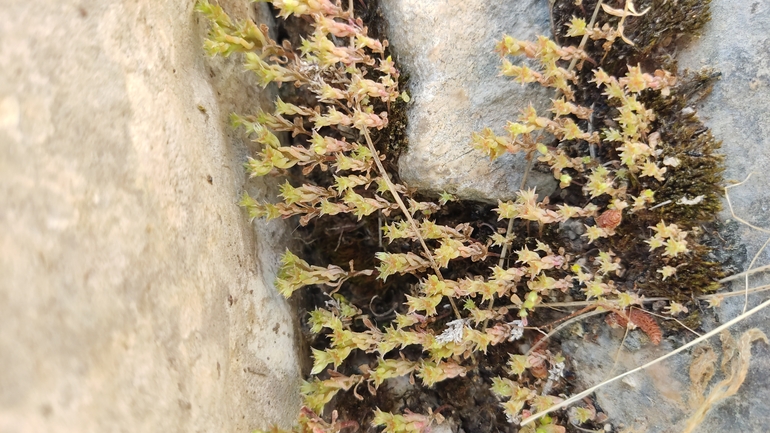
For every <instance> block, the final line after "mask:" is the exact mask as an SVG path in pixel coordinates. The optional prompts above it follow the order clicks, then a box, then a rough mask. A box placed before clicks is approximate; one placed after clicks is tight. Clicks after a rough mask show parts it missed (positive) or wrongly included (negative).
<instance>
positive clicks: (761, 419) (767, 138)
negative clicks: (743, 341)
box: [565, 0, 770, 433]
mask: <svg viewBox="0 0 770 433" xmlns="http://www.w3.org/2000/svg"><path fill="white" fill-rule="evenodd" d="M711 8H712V19H711V22H709V23H708V24H707V25H706V27H705V28H704V31H703V37H702V38H700V39H698V40H695V41H692V43H691V44H690V45H689V46H688V47H687V48H686V49H685V50H684V51H682V52H681V53H680V54H679V56H678V59H679V65H680V67H681V68H689V69H691V70H699V69H701V68H703V67H707V68H714V69H716V70H717V71H720V72H721V73H722V79H721V80H720V81H719V82H717V83H716V85H715V86H714V89H713V92H712V93H711V94H710V95H709V96H707V97H706V98H705V99H704V100H703V101H702V102H701V103H699V104H698V106H697V107H694V108H696V109H697V111H698V115H699V116H700V118H701V119H703V120H704V122H705V123H706V125H708V126H709V127H710V128H711V130H712V132H713V134H714V135H715V137H717V139H720V140H722V141H723V145H722V152H723V153H724V154H725V155H726V160H725V163H726V172H725V179H727V180H728V182H729V181H730V180H734V181H742V180H744V179H745V178H746V176H747V175H748V174H749V173H752V172H753V173H754V174H753V176H752V177H751V178H750V179H749V181H748V182H747V183H746V184H744V185H742V186H739V187H736V188H732V189H731V190H730V193H729V194H730V198H731V202H732V204H733V207H734V210H735V212H736V214H738V216H739V217H741V218H742V219H744V220H746V221H748V222H750V223H751V224H754V225H756V226H758V227H761V228H764V229H770V217H769V216H768V209H770V198H768V197H770V195H769V194H768V190H767V186H768V185H770V152H769V151H768V149H770V112H768V101H770V36H769V35H768V33H767V31H766V29H768V28H770V4H768V3H767V2H763V1H747V2H739V3H735V2H731V1H729V0H712V2H711ZM725 208H726V209H725V211H724V212H723V213H722V219H724V220H731V219H732V220H734V218H733V217H732V215H731V214H730V212H729V211H728V210H727V205H725ZM736 227H737V230H738V235H739V237H740V239H741V242H742V243H743V244H745V246H746V247H747V250H748V257H749V261H751V259H752V258H753V257H754V255H755V254H757V253H758V252H759V251H760V249H761V248H762V244H763V243H764V242H765V241H766V240H767V238H768V236H770V235H769V234H768V233H763V232H761V231H758V230H755V229H752V228H751V227H748V226H746V225H743V224H738V225H736ZM736 252H737V250H736ZM768 263H770V251H767V250H765V251H763V252H762V253H761V254H759V256H758V258H757V261H756V264H755V265H754V267H759V266H762V265H766V264H768ZM747 266H748V262H746V263H745V264H744V269H745V268H746V267H747ZM767 284H770V277H769V276H767V275H755V276H752V277H751V278H750V281H749V285H750V286H751V287H757V286H762V285H767ZM743 288H744V282H743V281H742V280H741V281H739V282H733V283H731V284H729V285H728V287H727V289H729V290H731V291H735V290H741V289H743ZM767 298H768V295H767V292H765V293H760V294H755V295H750V296H749V302H748V308H752V307H754V306H756V305H758V304H759V303H761V302H762V301H764V300H766V299H767ZM743 308H744V299H743V297H738V298H730V299H726V300H725V301H724V303H723V305H722V307H720V308H718V309H717V310H716V315H715V314H714V313H711V312H708V311H707V312H705V314H704V317H705V321H704V329H705V330H710V329H713V328H715V327H716V326H718V325H719V324H720V323H724V322H726V321H728V320H731V319H733V318H734V317H736V316H738V315H739V314H741V312H742V311H743ZM715 316H716V317H715ZM768 324H770V311H768V310H764V311H761V312H760V313H758V314H757V315H755V316H753V317H751V318H749V319H748V320H746V321H745V322H742V323H740V324H739V325H737V326H735V327H734V328H733V329H732V330H731V332H732V334H733V335H734V336H736V337H737V336H738V335H739V334H740V333H742V332H744V331H745V330H746V329H749V328H758V329H760V330H762V331H763V332H765V333H766V334H768V335H769V336H770V326H768ZM634 332H636V333H638V331H634ZM621 338H622V335H620V336H618V335H615V336H614V338H610V336H609V335H606V333H605V334H601V335H600V336H599V339H598V341H597V344H594V343H586V342H583V343H582V346H579V345H578V344H575V343H574V342H570V343H569V344H567V345H565V351H566V352H567V353H569V355H570V356H571V359H572V360H573V361H574V362H577V363H578V366H577V367H576V370H578V369H579V371H580V372H581V373H580V375H581V379H580V385H579V386H578V389H584V387H587V386H591V385H594V384H596V383H598V382H601V381H603V380H605V379H607V378H609V377H610V370H611V368H612V365H613V359H614V357H615V354H616V352H617V348H618V345H619V344H620V343H619V341H620V339H621ZM688 341H689V338H688ZM680 344H681V342H676V343H674V342H672V341H664V342H663V343H662V345H661V347H660V348H652V347H650V346H649V345H648V346H643V347H642V349H640V350H639V351H638V352H630V351H629V350H628V349H625V350H624V351H623V352H622V354H621V357H620V361H619V365H618V366H617V367H616V368H615V371H614V372H615V374H617V373H619V372H621V371H625V370H628V369H629V368H633V367H636V366H638V365H641V364H643V363H644V362H646V361H650V360H652V359H653V358H655V357H656V356H659V355H661V354H662V353H665V352H664V349H670V348H675V347H677V346H679V345H680ZM710 344H711V346H712V347H713V348H714V349H715V350H716V351H717V353H720V350H719V349H720V347H721V344H720V342H719V338H718V337H714V338H712V339H711V340H710ZM752 354H753V356H752V359H751V365H750V368H749V372H748V375H747V377H746V380H745V382H744V383H743V385H742V386H741V388H740V389H739V390H738V393H737V394H736V395H735V396H733V397H730V398H729V399H726V400H723V401H722V402H720V403H718V404H717V405H715V406H714V407H713V409H712V410H711V411H710V412H709V413H708V414H707V416H706V418H705V419H704V421H703V423H702V424H701V425H700V426H699V427H698V429H696V430H695V431H697V432H722V431H741V432H765V431H767V429H768V425H769V424H768V420H769V419H770V375H768V371H770V348H769V347H768V346H766V345H764V344H763V343H761V342H757V343H755V344H754V345H753V348H752ZM691 363H692V355H691V352H690V351H687V352H685V353H683V354H680V355H678V356H675V357H674V358H672V359H669V360H666V361H664V362H663V363H662V364H658V365H657V366H656V367H654V368H653V369H651V370H648V371H646V372H641V373H638V374H636V375H634V376H631V384H629V383H623V382H618V383H615V384H612V385H609V386H607V387H605V388H603V389H601V390H600V391H598V392H597V393H596V396H597V400H598V401H599V403H600V404H601V405H602V406H603V407H604V409H606V410H607V412H608V413H609V414H610V416H611V420H610V421H611V422H612V423H613V424H614V425H616V426H617V425H619V424H623V425H625V426H627V427H630V428H634V430H632V431H647V432H650V433H653V432H669V431H681V430H682V426H683V422H684V421H685V420H686V419H687V418H688V417H689V416H690V413H691V408H690V407H689V405H688V399H689V397H690V396H689V387H690V380H689V376H688V370H689V368H690V365H691ZM718 369H719V367H717V370H718ZM718 380H721V378H720V377H717V378H716V379H715V380H714V381H712V385H713V384H714V383H716V381H718Z"/></svg>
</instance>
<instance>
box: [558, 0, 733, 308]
mask: <svg viewBox="0 0 770 433" xmlns="http://www.w3.org/2000/svg"><path fill="white" fill-rule="evenodd" d="M709 3H710V1H709V0H683V1H679V2H672V1H666V0H646V1H644V0H643V1H638V2H635V6H636V9H637V11H644V10H645V9H647V8H649V11H648V12H647V13H646V14H645V15H644V16H641V17H630V18H628V19H627V20H626V23H625V31H624V34H625V35H626V37H628V38H629V39H631V40H632V41H634V43H635V46H630V45H627V44H625V43H623V42H622V41H620V40H619V39H618V40H616V41H615V43H614V44H613V45H612V47H611V49H610V51H609V52H605V50H604V49H603V48H602V43H603V41H598V42H596V41H589V42H588V44H587V45H586V47H585V50H586V52H587V53H588V55H589V57H590V58H591V61H589V62H587V63H586V64H585V65H584V67H583V69H582V70H580V71H579V72H578V83H577V85H576V86H575V87H576V88H577V89H579V90H578V91H577V92H576V98H577V102H578V103H580V104H581V105H583V106H587V107H593V108H594V118H593V124H592V125H591V127H592V128H593V130H601V129H603V128H606V127H607V126H611V125H612V124H613V122H614V120H613V119H614V118H615V117H616V116H617V111H616V110H615V108H614V107H613V106H612V104H611V103H610V104H605V103H603V102H602V101H603V100H604V99H603V96H602V95H601V94H600V91H599V90H598V89H597V88H596V86H595V85H593V84H592V83H590V80H591V79H592V78H593V74H592V72H591V71H592V70H593V69H595V68H597V67H601V68H603V69H604V70H605V71H606V72H607V73H609V74H610V75H614V76H623V75H624V74H625V73H626V72H627V68H628V65H637V64H641V65H642V68H643V70H645V71H649V72H651V71H653V70H655V69H666V70H669V71H671V72H673V73H676V72H677V71H676V67H677V65H676V62H675V61H673V60H672V58H671V55H670V54H671V53H670V51H671V50H673V49H674V48H675V47H676V45H677V43H678V42H679V41H681V40H683V39H686V38H688V37H691V36H693V35H697V34H698V33H699V32H700V30H701V29H702V28H703V26H704V25H705V23H706V22H708V20H709V18H710V13H709ZM605 4H607V5H608V6H610V7H615V8H622V7H623V2H611V1H608V2H605ZM595 5H596V1H592V0H587V1H583V2H582V6H581V5H576V4H575V2H573V1H570V0H557V1H555V2H554V4H553V6H552V19H553V28H554V31H555V33H556V34H555V37H556V39H557V40H558V41H560V42H561V43H562V44H565V45H577V44H578V43H579V39H577V38H569V37H567V36H566V34H565V32H566V24H567V23H568V22H569V21H570V20H571V19H572V17H573V16H578V17H590V16H591V12H592V11H593V9H594V7H595ZM608 17H609V16H608V15H607V14H604V13H603V12H600V15H599V18H598V20H597V22H598V23H602V24H603V23H604V22H608V23H609V24H610V25H613V26H616V25H617V23H618V21H619V18H617V17H609V19H608ZM718 76H719V75H718V74H715V73H713V72H712V71H701V72H698V73H689V74H687V75H684V76H682V77H680V78H679V82H678V85H677V86H676V87H675V88H674V89H673V90H672V93H671V95H669V96H663V95H661V94H660V93H659V92H653V91H647V92H645V93H644V94H643V95H642V98H640V99H641V102H643V103H644V104H645V106H646V107H647V108H649V109H653V110H654V111H655V113H656V116H657V118H656V121H655V124H654V125H653V128H652V129H653V130H655V131H658V132H659V133H660V136H661V140H660V141H661V143H662V147H661V148H662V150H663V156H664V157H674V158H676V159H677V160H679V165H678V166H677V167H667V170H668V171H667V173H666V180H665V182H662V183H661V182H657V181H654V180H652V181H651V180H645V181H640V180H639V179H636V178H633V177H632V178H631V179H629V192H632V193H634V192H638V191H640V190H641V189H644V188H650V189H652V190H653V191H655V199H656V203H664V202H669V204H668V205H664V206H660V207H658V208H656V209H654V210H652V211H643V212H639V213H638V214H629V215H627V216H625V217H624V220H623V222H622V224H621V226H620V227H618V229H617V232H618V233H619V235H620V236H617V237H614V238H612V239H610V240H609V241H607V242H606V243H605V244H602V243H601V242H600V243H599V244H598V245H599V246H600V247H602V246H603V245H604V246H608V247H610V248H611V249H613V251H615V252H616V253H618V254H619V255H620V257H621V258H622V260H623V262H624V263H625V264H626V265H627V266H628V269H627V270H626V274H625V275H624V277H623V279H624V280H625V283H621V285H623V284H624V285H625V286H626V287H628V288H632V287H633V288H635V289H636V290H637V291H638V292H639V293H641V294H643V295H645V296H663V297H668V298H672V299H675V300H677V301H679V302H687V301H690V302H692V299H693V296H696V295H698V294H701V293H704V292H712V291H714V290H716V289H717V288H718V287H719V285H718V283H716V281H717V280H719V279H720V278H721V277H722V276H723V275H724V272H723V271H722V267H721V266H720V264H719V263H717V262H715V261H714V260H713V258H712V257H711V255H710V253H711V249H710V248H709V247H707V246H704V245H702V242H701V241H702V239H701V236H700V235H699V234H698V233H695V232H694V231H693V229H694V228H697V227H699V226H700V225H701V224H703V223H707V222H711V221H714V219H715V218H716V215H717V213H718V212H719V210H720V209H721V199H722V191H723V189H722V172H723V171H724V164H723V157H722V156H721V155H717V154H716V152H717V151H718V149H719V147H720V144H721V143H720V142H719V141H717V140H716V139H715V138H714V137H713V135H712V134H711V132H710V131H709V130H708V128H707V127H706V126H705V125H704V124H703V123H702V122H701V121H700V120H699V119H698V117H697V115H695V113H694V110H693V109H692V108H690V106H691V105H692V104H693V103H694V102H696V101H697V100H698V99H699V98H701V97H703V96H704V95H706V94H708V92H709V91H710V89H711V86H712V84H713V82H714V80H716V79H718ZM573 146H576V145H573ZM598 156H599V159H600V160H601V161H607V160H613V159H616V158H617V155H616V154H615V151H614V149H599V150H598ZM645 179H649V178H645ZM698 197H700V201H699V202H698V203H697V204H693V205H684V204H680V203H677V202H679V201H680V200H682V199H683V198H684V199H690V200H692V199H696V198H698ZM660 220H664V221H666V223H667V224H671V223H675V224H677V225H678V226H679V227H681V228H684V229H686V230H690V231H691V233H690V234H689V235H688V242H689V244H690V249H691V252H690V254H689V255H688V261H687V263H684V264H682V265H680V266H679V267H678V269H677V273H676V275H675V276H674V277H671V278H667V279H666V280H665V281H663V280H662V276H661V275H660V274H659V273H657V269H660V268H661V267H662V266H665V265H666V264H667V260H666V258H665V257H663V256H662V255H661V254H660V253H658V252H655V253H650V252H649V248H648V246H647V244H645V243H644V241H645V240H646V239H648V238H649V236H650V230H649V229H648V228H647V227H649V226H652V225H655V224H656V223H657V222H658V221H660ZM693 320H694V321H695V319H693Z"/></svg>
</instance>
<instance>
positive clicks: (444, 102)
mask: <svg viewBox="0 0 770 433" xmlns="http://www.w3.org/2000/svg"><path fill="white" fill-rule="evenodd" d="M382 9H383V15H384V16H385V18H386V21H387V22H388V27H389V29H390V30H389V32H388V33H389V39H390V43H391V47H392V49H393V50H394V52H395V53H396V55H397V58H398V60H399V62H400V64H401V65H402V68H403V69H404V71H405V72H406V73H408V74H409V76H410V81H409V92H410V95H411V97H412V103H411V104H410V107H409V112H408V116H409V127H408V130H407V135H408V139H409V148H408V150H407V151H406V152H405V153H404V154H403V155H402V156H401V160H400V162H399V172H400V175H401V178H402V180H404V181H405V182H406V183H407V184H408V185H409V186H411V187H416V188H419V189H420V190H423V191H428V192H431V193H440V192H442V191H449V192H452V193H455V194H457V195H458V196H459V197H462V198H467V199H472V200H483V201H494V202H496V200H497V199H498V198H502V199H507V198H511V197H513V196H514V194H515V192H516V191H518V190H519V188H520V186H521V179H522V175H523V172H524V167H525V166H526V162H525V160H524V157H523V155H515V156H514V155H505V156H503V157H501V158H499V159H498V160H496V161H495V162H490V161H489V159H488V158H487V157H486V156H485V155H483V154H482V153H481V152H479V151H476V150H474V149H473V148H471V146H470V140H471V134H472V133H473V132H477V131H481V130H482V129H483V128H485V127H490V128H492V129H493V130H494V131H495V132H497V133H499V134H502V133H503V132H504V129H503V128H504V126H505V124H506V122H507V121H508V120H515V119H516V118H517V117H518V116H519V114H520V111H521V110H522V109H523V108H525V107H526V106H527V104H529V103H530V102H532V103H533V104H534V105H535V107H536V108H540V109H542V108H543V107H544V106H545V104H546V103H547V102H548V99H547V93H546V92H544V91H543V89H541V88H540V87H539V86H536V85H527V86H522V85H521V84H518V83H514V82H513V81H512V80H511V79H509V78H508V77H501V76H498V75H499V69H498V67H499V65H500V58H499V56H498V55H497V54H495V53H494V52H493V50H494V47H495V43H496V42H497V41H498V40H499V39H501V38H502V36H503V34H505V33H508V34H511V35H512V36H514V37H516V38H519V39H534V38H536V37H537V35H543V34H544V35H549V34H550V33H551V31H550V22H549V13H548V3H547V2H545V1H540V0H520V1H509V2H467V1H463V0H443V1H433V2H425V1H423V0H393V1H387V2H382ZM529 186H530V187H532V186H538V190H539V191H541V192H543V193H548V192H550V191H553V190H554V188H555V181H554V180H553V176H552V175H551V174H549V173H538V172H533V173H532V174H531V176H530V182H529ZM542 196H543V195H542V194H541V197H542Z"/></svg>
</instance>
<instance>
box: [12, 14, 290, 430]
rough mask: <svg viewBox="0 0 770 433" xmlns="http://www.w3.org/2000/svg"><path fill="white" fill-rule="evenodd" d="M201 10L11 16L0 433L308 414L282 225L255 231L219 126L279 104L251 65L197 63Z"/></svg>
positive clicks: (233, 155) (196, 426) (239, 421)
mask: <svg viewBox="0 0 770 433" xmlns="http://www.w3.org/2000/svg"><path fill="white" fill-rule="evenodd" d="M220 3H221V4H223V6H224V7H225V8H226V9H227V10H228V11H230V12H231V13H233V14H234V15H235V16H238V17H245V16H247V15H249V14H253V11H252V10H251V9H247V7H250V6H246V3H245V2H240V1H220ZM193 6H194V2H192V1H187V0H175V1H166V2H155V1H150V0H139V1H113V2H98V1H82V0H57V1H42V0H40V1H33V2H29V1H24V0H10V2H9V1H5V2H3V7H2V9H0V22H2V24H1V25H0V226H2V230H0V275H2V277H0V432H9V433H10V432H40V431H48V432H107V431H112V432H118V431H126V432H127V431H134V432H169V431H225V432H235V431H238V432H244V431H251V430H252V429H254V428H265V427H267V425H268V424H269V423H270V422H278V423H280V424H281V425H284V426H288V425H289V424H290V423H291V422H293V420H294V419H295V417H296V414H297V410H298V409H299V405H300V399H299V392H298V387H299V376H300V368H299V362H298V357H297V355H296V353H295V347H296V346H295V334H294V324H293V319H292V317H293V316H294V314H293V313H292V309H291V308H290V306H289V305H288V304H287V303H286V302H285V301H284V300H283V299H282V298H281V296H280V295H278V294H277V292H276V291H275V289H273V288H272V279H273V275H274V273H275V272H276V268H277V263H276V262H277V257H278V253H279V252H280V251H282V249H283V248H284V246H283V245H284V238H282V233H283V232H284V228H283V226H282V225H281V224H271V225H269V226H267V225H261V226H259V229H258V231H257V234H256V235H255V232H254V230H253V227H252V225H251V224H249V222H248V220H247V217H246V215H245V213H244V211H243V210H242V209H240V208H239V207H238V205H237V203H238V200H239V197H240V194H241V191H242V190H243V188H244V183H245V175H244V172H243V169H242V163H243V161H244V158H245V154H246V147H245V145H244V143H243V137H242V135H241V134H240V133H236V132H234V131H233V130H232V129H231V128H230V126H229V124H228V123H229V122H228V120H227V119H228V116H229V114H230V112H231V111H234V110H237V111H241V112H243V111H250V110H253V109H255V107H254V106H255V104H257V103H259V102H260V101H262V102H264V101H266V100H267V96H268V95H265V94H262V93H258V92H256V91H255V90H253V89H256V88H257V86H255V80H253V79H252V78H251V77H250V76H249V75H248V73H246V72H244V70H243V66H242V64H241V63H240V61H239V59H237V58H232V59H226V60H223V59H212V60H207V59H205V57H204V54H203V50H202V48H201V47H202V44H203V35H204V34H205V31H206V28H205V24H206V23H205V22H204V21H205V20H204V19H203V18H201V17H199V16H198V14H197V13H195V12H194V11H193ZM260 10H261V9H260ZM262 13H264V12H262ZM260 19H264V17H262V18H260ZM268 19H269V17H268ZM249 187H250V188H253V189H255V190H260V189H262V190H264V188H265V186H264V185H259V184H250V185H249ZM255 192H256V191H255Z"/></svg>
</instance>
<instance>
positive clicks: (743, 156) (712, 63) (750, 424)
mask: <svg viewBox="0 0 770 433" xmlns="http://www.w3.org/2000/svg"><path fill="white" fill-rule="evenodd" d="M711 16H712V17H711V21H710V22H709V23H708V24H707V25H706V27H705V28H704V30H703V37H702V38H700V39H698V40H696V41H694V43H692V44H691V45H690V46H689V47H688V48H687V49H685V50H684V51H682V52H681V53H680V54H679V56H678V58H679V65H680V67H681V68H689V69H691V70H699V69H701V68H703V67H707V68H714V69H716V70H717V71H719V72H721V73H722V78H721V80H720V81H718V82H717V83H716V84H715V85H714V89H713V91H712V92H711V93H710V94H709V95H708V96H707V97H706V98H704V100H703V101H702V102H701V103H700V104H698V106H697V107H696V108H697V111H698V115H699V116H700V118H701V119H702V120H703V121H704V123H705V124H706V125H707V126H708V127H709V128H711V131H712V132H713V133H714V136H715V137H717V138H718V139H720V140H722V152H723V153H724V154H725V155H726V158H725V165H726V170H725V179H726V180H728V182H729V181H730V180H736V181H743V180H744V179H745V178H746V176H747V175H748V174H749V173H753V175H752V177H751V178H750V179H749V181H748V182H746V183H745V184H744V185H741V186H738V187H735V188H731V189H730V190H729V195H730V200H731V202H732V205H733V208H734V211H735V213H736V214H737V215H738V216H739V217H740V218H742V219H744V220H746V221H747V222H749V223H751V224H753V225H755V226H757V227H761V228H764V229H770V216H768V215H769V214H768V212H767V209H770V194H769V193H768V189H767V185H770V170H768V168H770V153H769V152H768V151H767V149H768V148H770V116H768V114H767V107H768V103H767V101H769V100H770V38H768V36H767V32H765V31H760V30H759V29H767V28H770V4H768V3H767V2H762V1H758V0H754V1H747V2H742V3H740V4H739V5H737V7H736V4H735V3H733V2H730V1H729V0H712V2H711ZM728 185H729V183H728ZM722 219H725V220H733V221H734V220H735V219H734V218H733V216H732V215H731V214H730V211H729V209H728V208H727V204H725V210H724V211H723V212H722ZM738 235H739V236H740V238H741V239H742V242H743V243H744V244H745V245H746V248H747V249H748V257H749V262H750V261H751V259H752V258H753V257H754V255H755V254H757V253H758V252H760V249H761V248H762V245H763V243H764V242H765V241H766V240H767V237H768V234H767V233H763V232H760V231H758V230H755V229H753V228H751V227H748V226H746V225H745V224H742V223H740V224H739V225H738ZM768 263H770V252H768V250H767V249H765V250H764V251H763V252H762V253H761V254H760V255H759V257H758V258H757V262H756V264H755V265H754V267H759V266H762V265H766V264H768ZM748 265H749V263H748V262H747V263H746V264H745V265H744V266H745V267H744V269H745V268H747V267H748ZM766 284H770V277H768V276H767V275H763V274H757V275H753V276H752V277H751V278H750V280H749V285H750V286H751V287H757V286H761V285H766ZM744 287H745V286H744V282H743V280H740V281H738V282H733V283H732V284H730V285H728V288H729V289H730V290H742V289H743V288H744ZM765 293H766V292H765ZM765 299H767V295H766V294H762V293H759V294H756V295H749V304H748V308H752V307H754V306H756V305H758V304H759V303H760V302H762V301H763V300H765ZM743 307H744V299H743V297H737V298H732V299H727V300H725V302H724V304H723V307H722V308H720V309H718V310H717V312H718V318H719V322H720V323H724V322H726V321H728V320H730V319H732V318H734V317H736V316H738V315H739V314H740V313H741V312H742V311H743ZM768 323H770V311H769V310H768V309H765V310H763V311H761V312H759V313H758V314H756V315H754V316H752V317H751V318H749V319H748V320H746V321H745V322H743V323H741V324H739V325H737V326H736V327H735V329H734V330H733V331H732V332H733V334H734V335H737V334H738V333H740V332H743V331H744V330H746V329H749V328H751V327H756V328H759V329H760V330H762V331H764V332H765V333H766V334H768V335H770V327H768V326H767V324H768ZM714 340H716V341H712V342H711V343H712V345H713V346H715V347H718V346H719V341H718V340H717V339H714ZM752 353H753V356H752V359H751V367H750V368H749V373H748V376H747V378H746V381H745V382H744V384H743V385H742V386H741V388H740V389H739V390H738V393H737V394H736V395H735V396H733V397H731V398H729V399H728V400H725V401H723V402H722V403H721V404H719V405H718V406H717V407H715V408H714V409H713V410H712V411H711V412H710V413H709V414H708V415H707V417H706V419H705V420H704V422H703V424H702V425H701V427H700V428H701V430H700V431H726V430H729V431H765V430H767V420H768V419H770V377H769V376H768V375H767V371H768V370H770V348H768V346H766V345H764V344H762V343H755V344H754V347H753V350H752Z"/></svg>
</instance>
